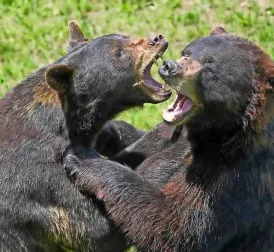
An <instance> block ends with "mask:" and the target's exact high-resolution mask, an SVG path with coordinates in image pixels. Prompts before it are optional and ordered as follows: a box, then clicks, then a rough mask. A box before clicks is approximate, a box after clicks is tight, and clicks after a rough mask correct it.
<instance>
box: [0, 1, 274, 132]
mask: <svg viewBox="0 0 274 252" xmlns="http://www.w3.org/2000/svg"><path fill="white" fill-rule="evenodd" d="M0 13H1V14H0V96H2V95H4V93H5V92H6V91H7V90H8V89H9V88H11V87H13V86H14V85H16V84H17V83H18V82H19V81H20V80H22V79H23V78H25V77H26V76H27V75H29V74H30V73H31V72H34V71H35V70H36V69H37V68H39V67H41V66H43V65H45V64H48V63H52V62H53V61H55V60H56V59H58V58H59V57H60V56H62V55H64V54H65V53H66V46H67V37H68V30H67V23H68V21H69V20H70V19H74V20H76V21H77V22H78V23H80V25H81V26H82V28H83V30H84V32H85V34H86V36H87V37H88V38H90V39H92V38H95V37H98V36H101V35H103V34H108V33H122V34H128V35H133V36H135V37H140V36H148V35H152V34H153V33H157V34H163V35H164V36H165V37H166V38H167V39H168V41H169V42H170V46H169V49H168V51H167V53H166V54H165V56H164V58H166V59H167V58H177V57H178V56H179V53H180V51H181V50H182V49H183V48H184V47H185V46H186V45H187V44H188V43H189V42H190V41H191V40H193V39H195V38H197V37H200V36H205V35H207V34H208V33H209V30H210V29H211V28H212V27H214V26H216V25H220V24H222V25H224V26H225V27H226V29H227V30H228V31H230V32H231V33H233V34H237V35H242V36H245V37H247V38H249V39H250V40H252V41H254V42H256V43H258V44H259V45H260V46H262V47H263V48H264V49H265V50H266V51H268V52H269V53H270V54H271V55H272V57H274V0H268V1H266V0H258V1H233V0H215V1H213V0H207V1H205V0H204V1H203V0H192V1H191V0H187V1H179V0H155V1H150V0H135V1H134V0H131V1H123V0H120V1H118V0H113V1H96V0H78V1H76V0H66V1H63V0H55V1H53V0H47V1H46V0H36V1H34V0H0ZM156 70H157V69H156V68H155V67H154V69H153V73H154V76H157V72H156ZM157 78H158V77H157ZM166 106H167V104H166V103H165V104H160V105H157V106H155V105H150V104H147V105H145V108H144V110H139V111H135V110H134V111H128V112H125V113H124V114H122V115H120V118H123V119H125V120H127V121H128V122H130V123H133V124H134V125H135V126H137V127H140V128H150V127H152V126H153V125H155V124H156V123H157V122H159V121H161V111H162V109H163V108H165V107H166Z"/></svg>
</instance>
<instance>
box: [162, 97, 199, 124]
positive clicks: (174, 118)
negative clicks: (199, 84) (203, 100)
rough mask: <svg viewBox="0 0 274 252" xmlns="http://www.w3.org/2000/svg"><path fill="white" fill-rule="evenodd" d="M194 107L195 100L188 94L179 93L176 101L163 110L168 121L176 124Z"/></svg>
mask: <svg viewBox="0 0 274 252" xmlns="http://www.w3.org/2000/svg"><path fill="white" fill-rule="evenodd" d="M193 107H194V102H193V101H192V100H191V99H190V98H189V97H187V96H185V95H183V94H179V93H177V96H176V98H175V100H174V102H173V103H172V104H171V105H170V106H169V107H168V109H167V111H164V112H163V118H164V120H165V121H166V122H169V123H171V124H176V123H178V122H181V121H182V120H183V119H184V118H185V117H186V116H187V115H188V114H189V112H190V111H191V110H192V108H193Z"/></svg>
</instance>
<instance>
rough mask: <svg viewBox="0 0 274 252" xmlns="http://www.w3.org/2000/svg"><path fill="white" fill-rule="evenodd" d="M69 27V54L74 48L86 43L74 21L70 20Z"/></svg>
mask: <svg viewBox="0 0 274 252" xmlns="http://www.w3.org/2000/svg"><path fill="white" fill-rule="evenodd" d="M68 26H69V42H68V52H71V51H72V50H73V49H74V48H75V47H76V46H78V45H80V44H85V43H87V41H88V40H87V39H86V38H85V35H84V33H83V31H82V29H81V27H80V25H79V24H77V23H76V22H75V21H73V20H71V21H69V23H68Z"/></svg>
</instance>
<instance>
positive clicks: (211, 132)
mask: <svg viewBox="0 0 274 252" xmlns="http://www.w3.org/2000/svg"><path fill="white" fill-rule="evenodd" d="M273 127H274V121H273V122H270V123H269V125H266V127H265V128H264V129H260V130H258V129H255V128H254V127H248V128H244V127H240V126H239V127H238V128H235V129H234V130H230V131H227V130H223V131H222V130H221V129H218V130H217V129H208V130H204V131H203V132H201V131H199V132H198V131H195V130H192V129H191V128H188V129H187V138H188V140H189V142H190V145H191V152H192V156H193V161H192V166H193V167H196V168H197V167H199V170H200V171H203V172H204V171H205V169H207V170H208V174H212V176H213V173H216V171H222V170H223V169H227V168H228V169H230V168H234V167H237V164H239V163H240V162H243V160H249V161H250V160H254V162H255V161H256V162H258V160H256V159H257V157H258V156H260V155H262V153H268V154H267V155H269V156H272V157H274V135H273V132H272V130H271V129H273ZM261 162H262V163H263V162H265V160H261ZM262 165H263V164H262ZM214 175H215V174H214Z"/></svg>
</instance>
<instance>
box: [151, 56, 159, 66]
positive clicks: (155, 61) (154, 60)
mask: <svg viewBox="0 0 274 252" xmlns="http://www.w3.org/2000/svg"><path fill="white" fill-rule="evenodd" d="M152 61H153V62H154V63H155V64H156V65H157V66H159V64H158V62H157V60H156V59H155V58H153V59H152Z"/></svg>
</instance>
